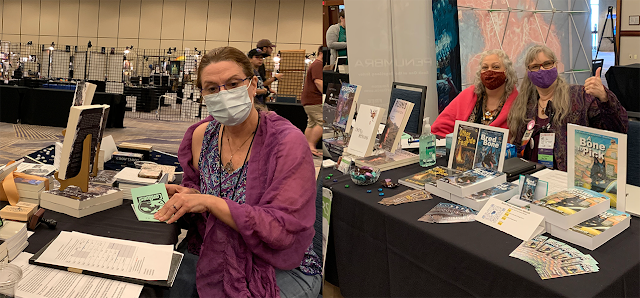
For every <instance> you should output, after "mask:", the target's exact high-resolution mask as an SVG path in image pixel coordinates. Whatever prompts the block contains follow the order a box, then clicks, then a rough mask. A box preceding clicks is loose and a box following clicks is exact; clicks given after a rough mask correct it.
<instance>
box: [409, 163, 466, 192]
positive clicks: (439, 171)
mask: <svg viewBox="0 0 640 298" xmlns="http://www.w3.org/2000/svg"><path fill="white" fill-rule="evenodd" d="M459 173H461V172H460V171H456V170H452V169H448V168H446V167H441V166H437V167H433V168H431V169H428V170H424V171H422V172H419V173H416V174H413V175H410V176H407V177H404V178H400V179H398V183H399V184H402V185H404V186H407V187H411V188H414V189H424V190H426V191H428V192H430V193H432V194H434V195H436V196H439V197H441V198H444V199H449V196H450V194H449V193H448V192H446V191H443V190H441V189H439V188H438V186H437V181H438V179H440V178H444V177H447V176H451V175H455V174H459Z"/></svg>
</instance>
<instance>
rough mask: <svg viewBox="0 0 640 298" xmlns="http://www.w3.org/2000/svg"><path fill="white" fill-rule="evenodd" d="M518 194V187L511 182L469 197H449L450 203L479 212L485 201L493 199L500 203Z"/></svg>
mask: <svg viewBox="0 0 640 298" xmlns="http://www.w3.org/2000/svg"><path fill="white" fill-rule="evenodd" d="M517 193H518V185H517V184H515V183H511V182H505V183H502V184H498V185H496V186H494V187H490V188H487V189H484V190H481V191H479V192H476V193H473V194H471V195H470V196H466V197H459V196H456V195H451V197H450V199H449V200H450V201H452V202H454V203H457V204H461V205H464V206H467V207H469V208H471V209H473V210H480V209H482V207H484V205H485V204H486V203H487V201H488V200H489V199H491V198H495V199H497V200H500V201H503V202H505V201H507V200H509V199H510V198H511V197H513V196H514V195H515V194H517Z"/></svg>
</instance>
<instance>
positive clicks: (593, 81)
mask: <svg viewBox="0 0 640 298" xmlns="http://www.w3.org/2000/svg"><path fill="white" fill-rule="evenodd" d="M601 70H602V67H598V70H596V75H595V76H594V77H590V78H588V79H587V80H586V81H585V82H584V91H585V92H587V94H589V95H593V96H595V97H597V98H598V99H600V101H602V102H605V101H607V99H608V98H607V91H605V90H604V86H603V85H602V79H601V78H600V71H601Z"/></svg>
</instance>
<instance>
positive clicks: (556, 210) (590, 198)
mask: <svg viewBox="0 0 640 298" xmlns="http://www.w3.org/2000/svg"><path fill="white" fill-rule="evenodd" d="M608 209H609V199H607V198H606V197H605V196H603V195H602V194H600V193H597V192H595V191H592V190H588V189H584V188H570V189H567V190H563V191H560V192H557V193H554V194H552V195H549V196H546V197H544V198H542V199H539V200H534V201H533V203H532V204H531V211H533V212H535V213H538V214H540V215H542V216H544V217H545V220H546V222H547V223H549V224H551V225H555V226H557V227H559V228H561V229H564V230H568V229H569V228H571V227H573V226H575V225H577V224H579V223H581V222H583V221H585V220H587V219H590V218H592V217H594V216H596V215H598V214H600V213H602V212H604V211H606V210H608Z"/></svg>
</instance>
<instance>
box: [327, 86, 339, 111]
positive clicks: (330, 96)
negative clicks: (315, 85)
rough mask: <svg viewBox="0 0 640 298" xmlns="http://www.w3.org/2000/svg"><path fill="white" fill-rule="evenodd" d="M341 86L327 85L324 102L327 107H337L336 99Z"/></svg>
mask: <svg viewBox="0 0 640 298" xmlns="http://www.w3.org/2000/svg"><path fill="white" fill-rule="evenodd" d="M341 87H342V86H340V84H336V83H329V84H327V92H326V94H327V96H326V99H325V102H326V103H327V104H329V105H332V106H336V105H338V98H340V89H341Z"/></svg>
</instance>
